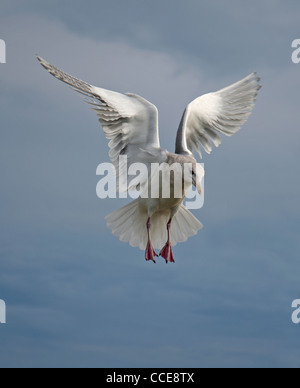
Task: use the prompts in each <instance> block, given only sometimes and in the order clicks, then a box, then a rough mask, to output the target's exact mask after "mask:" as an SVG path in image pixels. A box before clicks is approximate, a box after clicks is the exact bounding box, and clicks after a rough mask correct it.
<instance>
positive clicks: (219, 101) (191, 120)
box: [176, 73, 261, 157]
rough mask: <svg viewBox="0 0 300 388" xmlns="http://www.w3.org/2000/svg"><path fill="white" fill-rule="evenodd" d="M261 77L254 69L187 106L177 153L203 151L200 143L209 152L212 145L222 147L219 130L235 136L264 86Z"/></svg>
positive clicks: (181, 124)
mask: <svg viewBox="0 0 300 388" xmlns="http://www.w3.org/2000/svg"><path fill="white" fill-rule="evenodd" d="M259 81H260V78H259V77H257V75H256V73H252V74H250V75H249V76H247V77H246V78H244V79H242V80H241V81H239V82H236V83H234V84H233V85H230V86H228V87H226V88H224V89H221V90H219V91H218V92H215V93H208V94H205V95H203V96H201V97H199V98H197V99H196V100H194V101H192V102H191V103H190V104H189V105H188V106H187V108H186V110H185V112H184V114H183V117H182V120H181V123H180V126H179V129H178V133H177V141H176V153H178V154H191V153H192V152H193V151H196V152H198V153H199V154H200V157H202V155H201V150H200V146H201V147H202V148H203V149H204V150H205V152H207V153H208V154H210V153H211V152H212V150H213V147H212V145H215V146H216V147H219V145H220V144H221V142H222V139H221V137H220V136H219V134H222V135H225V136H232V135H234V134H235V133H236V132H238V131H239V130H240V128H241V126H242V125H243V124H244V123H245V122H246V121H247V119H248V117H249V116H250V114H251V112H252V110H253V107H254V103H255V100H256V97H257V94H258V91H259V89H260V88H261V86H260V85H259Z"/></svg>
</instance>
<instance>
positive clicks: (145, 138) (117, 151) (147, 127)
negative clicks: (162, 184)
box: [37, 57, 161, 171]
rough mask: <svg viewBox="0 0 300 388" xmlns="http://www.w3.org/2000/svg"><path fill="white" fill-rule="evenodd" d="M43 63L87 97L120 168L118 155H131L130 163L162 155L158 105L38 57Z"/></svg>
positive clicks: (129, 156) (115, 163)
mask: <svg viewBox="0 0 300 388" xmlns="http://www.w3.org/2000/svg"><path fill="white" fill-rule="evenodd" d="M37 59H38V60H39V61H40V63H41V65H42V66H44V68H45V69H46V70H48V72H49V73H50V74H52V75H53V76H54V77H56V78H57V79H59V80H61V81H63V82H65V83H67V84H68V85H70V86H71V88H72V89H74V90H75V91H77V92H79V93H81V94H83V95H84V96H85V97H87V98H86V99H85V100H86V101H87V102H88V103H89V104H91V105H92V106H93V110H94V111H95V112H96V113H97V115H98V117H99V121H100V123H101V126H102V129H103V131H104V133H105V135H106V137H107V138H108V139H110V142H109V148H110V152H109V156H110V158H111V161H112V162H113V164H114V165H115V167H116V169H117V171H118V168H119V163H118V160H119V156H120V155H126V156H128V164H131V163H135V162H141V161H142V160H143V158H145V159H146V160H147V159H148V160H149V156H151V155H153V156H156V155H157V156H160V154H161V149H160V143H159V132H158V111H157V108H156V107H155V105H153V104H151V103H150V102H148V101H147V100H145V99H144V98H142V97H140V96H137V95H135V94H129V93H128V94H120V93H117V92H113V91H109V90H105V89H101V88H98V87H95V86H93V85H90V84H88V83H86V82H84V81H81V80H79V79H77V78H75V77H72V76H71V75H69V74H67V73H65V72H63V71H61V70H60V69H58V68H57V67H55V66H53V65H51V64H50V63H48V62H46V61H45V60H44V59H42V58H41V57H37Z"/></svg>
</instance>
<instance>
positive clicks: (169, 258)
mask: <svg viewBox="0 0 300 388" xmlns="http://www.w3.org/2000/svg"><path fill="white" fill-rule="evenodd" d="M171 224H172V219H170V221H169V222H168V225H167V229H168V241H167V243H166V245H165V246H164V247H163V249H162V250H161V251H160V254H159V256H161V257H163V258H164V259H165V260H166V263H167V264H168V263H175V260H174V256H173V250H172V244H171V238H170V229H171Z"/></svg>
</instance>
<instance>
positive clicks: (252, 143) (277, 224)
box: [0, 0, 300, 368]
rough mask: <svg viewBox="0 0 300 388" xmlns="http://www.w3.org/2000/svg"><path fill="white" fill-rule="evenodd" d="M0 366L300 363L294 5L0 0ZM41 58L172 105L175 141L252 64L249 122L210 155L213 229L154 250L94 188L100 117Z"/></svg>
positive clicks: (167, 134)
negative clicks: (2, 312)
mask: <svg viewBox="0 0 300 388" xmlns="http://www.w3.org/2000/svg"><path fill="white" fill-rule="evenodd" d="M0 1H1V4H0V5H1V7H0V39H3V40H4V41H5V42H6V50H7V52H6V61H7V63H6V64H0V85H1V88H0V119H1V126H0V131H1V141H0V176H1V190H0V206H1V218H0V299H2V300H5V302H6V305H7V324H6V325H0V346H1V352H0V367H2V368H4V367H8V368H12V367H25V368H39V367H71V368H77V367H112V368H113V367H114V368H116V367H152V368H156V367H166V368H168V367H175V368H178V367H209V368H212V367H228V368H233V367H250V368H251V367H272V368H277V367H279V368H282V367H292V368H298V367H299V366H300V336H299V333H300V326H299V325H295V324H293V323H292V320H291V315H292V309H291V305H292V302H293V300H295V299H299V298H300V283H299V277H300V257H299V248H300V246H299V245H300V243H299V232H300V224H299V216H300V206H299V197H300V183H299V164H300V152H299V143H300V131H299V120H298V112H299V99H300V64H298V65H296V64H294V63H293V62H292V61H291V55H292V52H293V49H292V48H291V45H292V41H293V40H294V39H297V38H300V32H299V17H300V4H299V2H298V1H292V0H291V1H289V2H285V3H284V2H281V1H277V0H272V1H271V0H270V1H267V0H263V1H258V0H254V1H252V2H251V3H246V2H241V1H235V0H229V1H226V2H224V1H206V0H203V1H202V0H197V1H196V0H185V1H178V0H172V1H171V0H159V1H158V0H151V2H150V1H140V0H139V1H138V0H126V1H123V0H111V1H109V2H107V1H102V0H97V1H96V0H95V1H94V0H86V1H84V2H83V1H79V0H74V1H72V2H69V1H64V0H60V1H56V0H51V1H48V0H44V1H37V0H36V1H34V0H27V1H26V2H24V1H21V0H19V1H18V0H9V1H7V0H0ZM35 54H39V55H41V56H42V57H44V58H45V59H46V60H48V61H49V62H51V63H53V64H55V65H57V66H59V67H60V68H62V69H64V70H65V71H67V72H68V73H70V74H72V75H74V76H77V77H79V78H81V79H84V80H85V81H87V82H90V83H92V84H95V85H97V86H99V87H103V88H107V89H110V90H115V91H119V92H123V93H125V92H132V93H137V94H140V95H142V96H143V97H145V98H147V99H148V100H150V101H151V102H153V103H154V104H155V105H156V106H157V107H158V109H159V112H160V138H161V144H162V146H163V147H165V148H167V149H168V150H169V151H173V150H174V144H175V136H176V130H177V127H178V124H179V121H180V118H181V115H182V113H183V110H184V108H185V107H186V105H187V104H188V103H189V102H191V101H192V100H193V99H194V98H196V97H198V96H200V95H201V94H204V93H207V92H211V91H216V90H218V89H220V88H223V87H225V86H227V85H229V84H231V83H233V82H235V81H238V80H239V79H241V78H242V77H244V76H246V75H248V74H249V73H251V72H252V71H257V72H258V74H259V75H260V76H261V78H262V80H261V83H262V85H263V88H262V89H261V91H260V93H259V96H258V99H257V103H256V106H255V109H254V112H253V114H252V116H251V117H250V119H249V120H248V122H247V123H246V124H245V125H244V127H243V129H242V131H241V132H239V133H238V134H236V135H235V136H234V137H232V138H225V139H224V140H223V143H222V146H221V147H220V148H218V149H215V150H214V151H213V153H212V154H211V155H205V156H204V159H203V162H204V163H205V170H206V177H205V204H204V207H203V209H201V210H197V211H194V214H195V215H196V216H197V218H199V219H200V221H201V222H202V223H203V224H204V229H203V230H202V231H200V232H199V234H198V235H197V236H196V237H193V238H192V239H190V240H189V241H188V242H187V243H185V244H180V245H178V246H177V247H176V248H175V249H174V254H175V260H176V264H174V265H166V264H165V263H164V261H163V260H162V259H161V260H159V261H158V263H157V264H156V265H154V264H152V263H146V262H145V260H144V253H143V252H142V251H140V250H138V249H134V248H131V247H130V246H129V245H126V244H124V243H121V242H119V241H118V239H117V238H116V237H114V236H112V235H111V233H110V231H109V230H108V229H107V227H106V225H105V220H104V217H105V216H106V215H107V214H108V213H110V212H111V211H113V210H115V209H117V208H119V207H121V206H123V205H124V204H126V203H127V201H126V200H113V199H111V200H109V199H108V200H100V199H99V198H97V196H96V185H97V182H98V179H99V178H98V177H97V176H96V168H97V166H98V165H99V163H102V162H109V157H108V152H107V150H108V148H107V141H106V139H105V136H104V134H103V133H102V131H101V128H100V126H99V125H98V121H97V117H96V115H95V114H94V113H93V112H91V111H90V109H89V107H88V106H87V105H86V104H85V103H84V102H83V101H82V99H81V98H80V96H78V95H77V94H76V93H74V92H73V91H72V90H70V89H69V88H68V87H66V86H65V85H63V84H61V83H59V82H58V81H57V80H55V79H54V78H53V77H50V76H49V74H47V72H46V71H45V70H44V69H43V68H42V67H41V66H40V65H39V63H38V62H37V60H36V58H35Z"/></svg>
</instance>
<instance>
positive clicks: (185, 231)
mask: <svg viewBox="0 0 300 388" xmlns="http://www.w3.org/2000/svg"><path fill="white" fill-rule="evenodd" d="M169 217H170V211H161V212H157V213H155V214H154V215H153V216H152V217H151V239H152V244H153V246H154V248H155V249H161V248H163V246H164V245H165V243H166V241H167V238H168V235H167V223H168V221H169ZM105 219H106V222H107V226H108V227H109V228H110V229H111V230H112V233H113V234H114V235H115V236H117V237H119V238H120V240H121V241H123V242H128V243H129V244H130V245H131V246H132V247H139V248H140V249H142V250H144V249H146V245H147V239H148V236H147V228H146V223H147V219H148V214H147V212H146V211H144V210H143V209H141V207H140V206H139V201H138V200H135V201H133V202H131V203H129V204H128V205H126V206H124V207H122V208H121V209H118V210H116V211H115V212H113V213H112V214H109V215H108V216H107V217H106V218H105ZM202 228H203V225H202V224H201V222H200V221H198V220H197V218H196V217H195V216H193V214H192V213H191V212H190V211H188V210H187V208H186V207H185V206H183V205H181V206H180V208H179V210H178V212H177V214H176V216H175V217H174V219H173V222H172V227H171V242H172V245H173V246H175V245H176V244H178V243H181V242H185V241H186V240H187V239H188V238H189V237H192V236H195V235H196V234H197V233H198V231H199V230H200V229H202Z"/></svg>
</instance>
